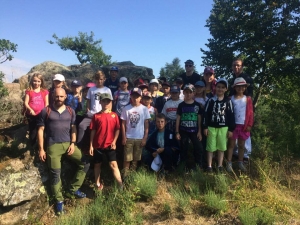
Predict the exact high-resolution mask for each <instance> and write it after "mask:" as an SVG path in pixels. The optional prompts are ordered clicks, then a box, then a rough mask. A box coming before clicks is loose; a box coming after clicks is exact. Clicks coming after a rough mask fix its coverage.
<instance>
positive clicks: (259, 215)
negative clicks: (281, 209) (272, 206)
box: [239, 207, 275, 225]
mask: <svg viewBox="0 0 300 225" xmlns="http://www.w3.org/2000/svg"><path fill="white" fill-rule="evenodd" d="M239 219H240V220H241V222H242V224H244V225H252V224H253V225H256V224H260V225H269V224H274V222H275V216H274V214H273V213H272V212H270V211H269V210H267V209H266V208H262V207H255V208H248V207H246V208H244V209H242V210H241V211H240V213H239Z"/></svg>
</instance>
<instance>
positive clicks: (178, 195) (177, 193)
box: [170, 186, 191, 212]
mask: <svg viewBox="0 0 300 225" xmlns="http://www.w3.org/2000/svg"><path fill="white" fill-rule="evenodd" d="M170 194H171V195H172V196H173V198H174V199H175V201H176V203H177V206H178V208H179V210H180V211H182V212H188V211H190V201H191V198H190V196H189V195H188V193H187V192H186V191H185V190H184V189H181V188H180V187H178V186H175V187H173V188H171V190H170Z"/></svg>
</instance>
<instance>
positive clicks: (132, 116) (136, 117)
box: [129, 112, 141, 128]
mask: <svg viewBox="0 0 300 225" xmlns="http://www.w3.org/2000/svg"><path fill="white" fill-rule="evenodd" d="M140 118H141V116H140V114H139V113H138V112H131V113H129V121H130V125H131V128H136V126H137V124H138V123H139V121H140Z"/></svg>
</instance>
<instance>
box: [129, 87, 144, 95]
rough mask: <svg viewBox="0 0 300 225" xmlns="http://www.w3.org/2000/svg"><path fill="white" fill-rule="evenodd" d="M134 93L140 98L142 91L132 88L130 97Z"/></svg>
mask: <svg viewBox="0 0 300 225" xmlns="http://www.w3.org/2000/svg"><path fill="white" fill-rule="evenodd" d="M134 93H137V94H139V95H140V96H142V90H141V89H139V88H133V89H132V91H131V95H132V94H134Z"/></svg>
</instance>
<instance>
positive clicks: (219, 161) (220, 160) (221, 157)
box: [218, 151, 224, 167]
mask: <svg viewBox="0 0 300 225" xmlns="http://www.w3.org/2000/svg"><path fill="white" fill-rule="evenodd" d="M223 158H224V152H223V151H218V167H221V166H223Z"/></svg>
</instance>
